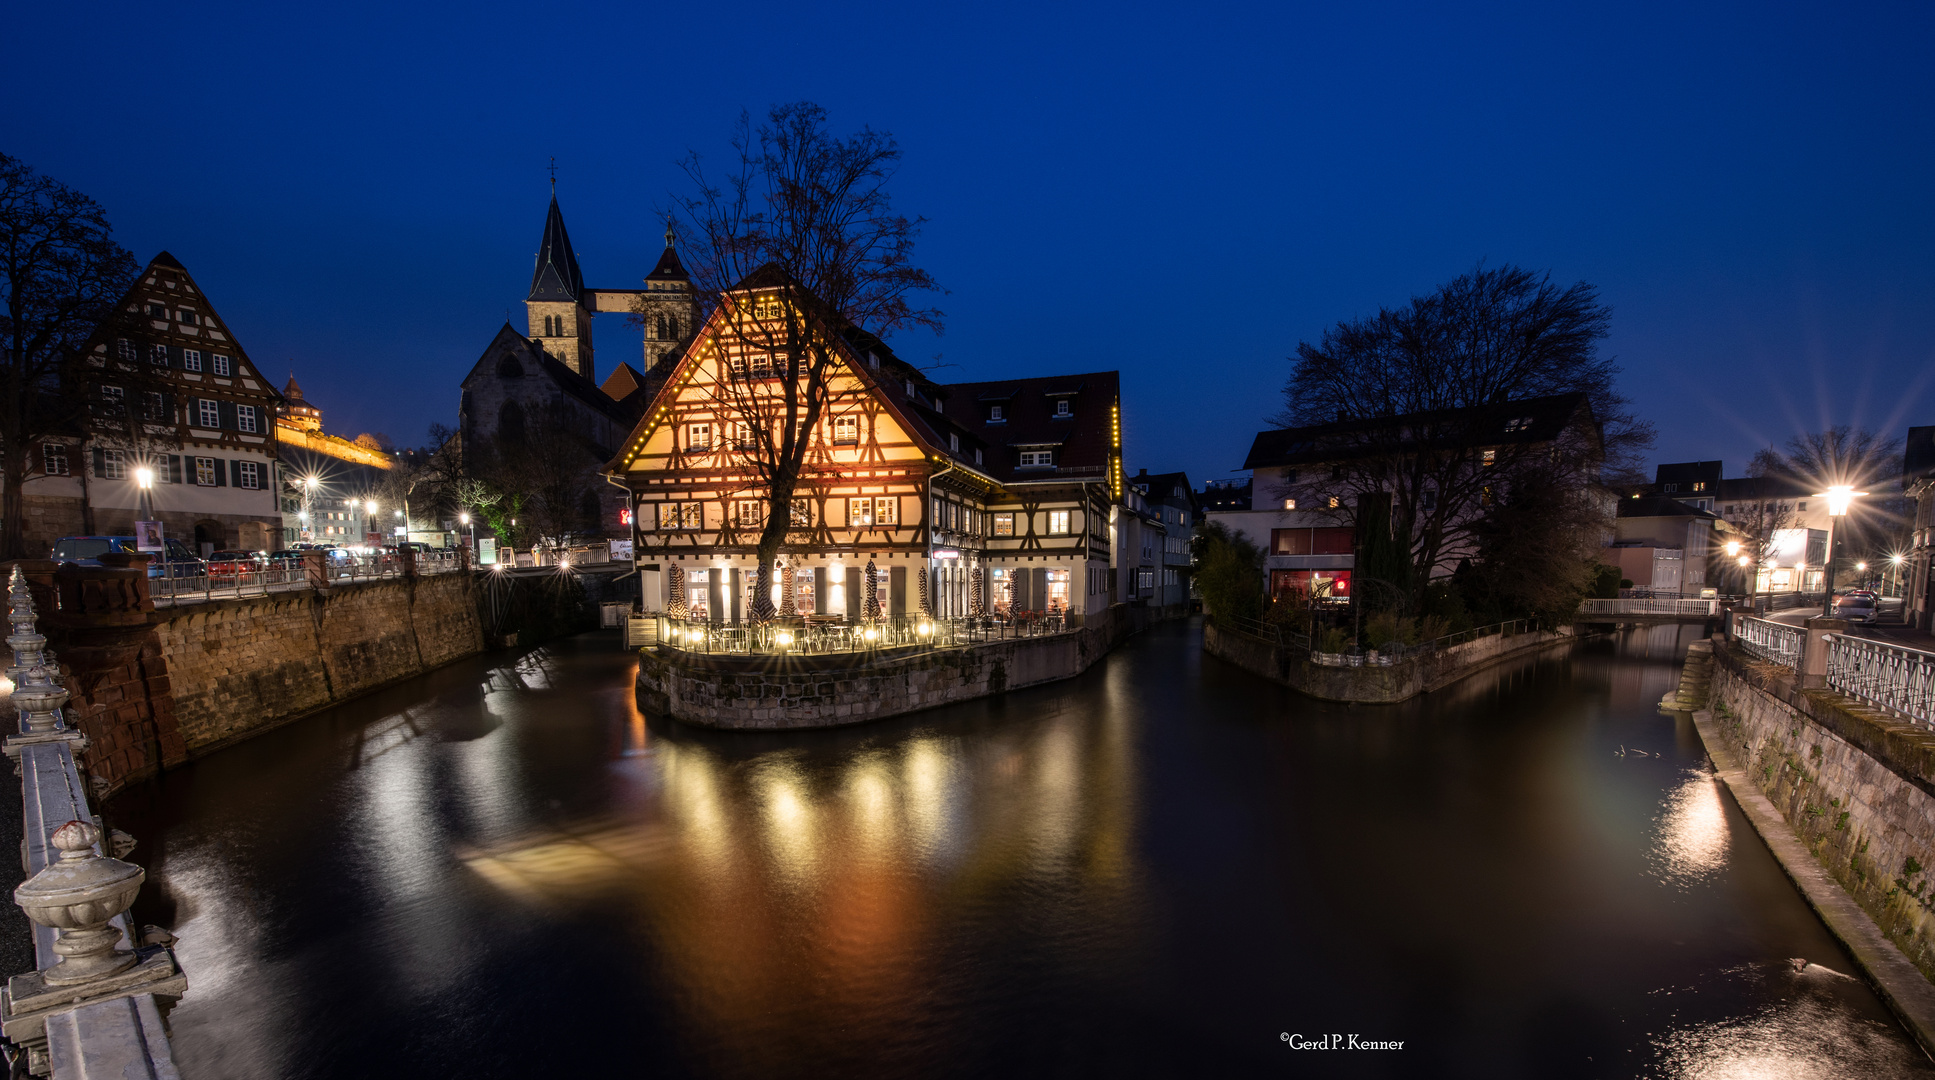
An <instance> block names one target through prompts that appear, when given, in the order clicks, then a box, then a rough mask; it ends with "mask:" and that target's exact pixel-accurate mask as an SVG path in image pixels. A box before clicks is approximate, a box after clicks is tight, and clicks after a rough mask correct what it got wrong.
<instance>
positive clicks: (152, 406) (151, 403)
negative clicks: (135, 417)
mask: <svg viewBox="0 0 1935 1080" xmlns="http://www.w3.org/2000/svg"><path fill="white" fill-rule="evenodd" d="M167 407H168V403H167V400H166V399H164V398H163V397H162V396H161V391H159V390H149V391H146V392H144V393H143V394H142V395H141V418H142V419H143V420H147V421H151V422H155V423H159V422H161V421H162V420H164V419H166V418H165V417H164V416H163V415H162V411H163V410H164V409H166V408H167Z"/></svg>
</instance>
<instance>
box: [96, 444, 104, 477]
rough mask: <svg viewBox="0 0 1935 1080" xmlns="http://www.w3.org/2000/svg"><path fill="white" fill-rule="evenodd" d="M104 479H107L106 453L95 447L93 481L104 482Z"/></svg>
mask: <svg viewBox="0 0 1935 1080" xmlns="http://www.w3.org/2000/svg"><path fill="white" fill-rule="evenodd" d="M106 478H107V451H106V450H103V449H101V448H100V447H98V446H97V447H95V448H94V479H96V480H104V479H106Z"/></svg>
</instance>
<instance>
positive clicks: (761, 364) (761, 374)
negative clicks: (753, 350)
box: [752, 353, 779, 379]
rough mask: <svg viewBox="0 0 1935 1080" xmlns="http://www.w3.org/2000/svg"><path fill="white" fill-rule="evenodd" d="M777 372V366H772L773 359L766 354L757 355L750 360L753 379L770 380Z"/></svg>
mask: <svg viewBox="0 0 1935 1080" xmlns="http://www.w3.org/2000/svg"><path fill="white" fill-rule="evenodd" d="M778 370H779V366H778V365H777V364H774V363H773V358H772V357H771V356H769V355H767V354H766V353H759V354H758V355H756V356H754V357H753V358H752V377H753V378H755V379H769V378H772V377H773V375H774V374H775V373H777V372H778Z"/></svg>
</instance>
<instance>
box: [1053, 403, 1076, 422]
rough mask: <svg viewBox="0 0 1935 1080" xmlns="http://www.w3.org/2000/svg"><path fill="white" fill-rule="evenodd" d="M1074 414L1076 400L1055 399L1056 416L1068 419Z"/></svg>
mask: <svg viewBox="0 0 1935 1080" xmlns="http://www.w3.org/2000/svg"><path fill="white" fill-rule="evenodd" d="M1074 415H1075V403H1074V402H1072V401H1070V400H1068V399H1067V398H1056V399H1055V416H1056V418H1057V419H1067V418H1068V417H1071V416H1074Z"/></svg>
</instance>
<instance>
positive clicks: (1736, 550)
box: [1726, 540, 1747, 593]
mask: <svg viewBox="0 0 1935 1080" xmlns="http://www.w3.org/2000/svg"><path fill="white" fill-rule="evenodd" d="M1726 551H1727V557H1728V558H1730V559H1731V558H1733V557H1734V556H1736V555H1739V554H1740V541H1738V540H1729V541H1727V543H1726ZM1740 565H1742V566H1745V565H1747V560H1746V558H1745V557H1742V558H1741V559H1740ZM1741 585H1743V586H1744V585H1746V581H1745V579H1744V578H1743V579H1742V581H1741ZM1740 591H1741V592H1743V593H1744V592H1746V591H1747V590H1746V589H1745V588H1742V589H1741V590H1740Z"/></svg>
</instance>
